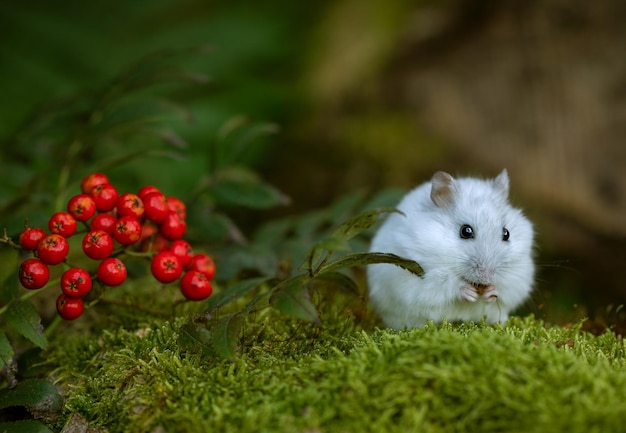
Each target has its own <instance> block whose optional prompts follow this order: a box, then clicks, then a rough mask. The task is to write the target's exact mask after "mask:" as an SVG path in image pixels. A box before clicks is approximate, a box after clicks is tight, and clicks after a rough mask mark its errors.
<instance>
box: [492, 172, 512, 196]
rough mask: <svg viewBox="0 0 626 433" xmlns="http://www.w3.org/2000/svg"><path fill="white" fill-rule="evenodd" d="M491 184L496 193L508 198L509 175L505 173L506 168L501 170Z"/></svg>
mask: <svg viewBox="0 0 626 433" xmlns="http://www.w3.org/2000/svg"><path fill="white" fill-rule="evenodd" d="M493 184H494V186H495V187H496V189H497V190H498V191H500V192H501V193H502V195H504V197H508V196H509V174H508V173H507V171H506V168H505V169H504V170H502V172H501V173H500V174H499V175H498V177H496V178H495V179H494V180H493Z"/></svg>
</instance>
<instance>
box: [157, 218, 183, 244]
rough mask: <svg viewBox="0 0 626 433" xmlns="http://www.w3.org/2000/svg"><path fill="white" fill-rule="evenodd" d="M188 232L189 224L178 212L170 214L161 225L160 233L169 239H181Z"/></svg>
mask: <svg viewBox="0 0 626 433" xmlns="http://www.w3.org/2000/svg"><path fill="white" fill-rule="evenodd" d="M186 231H187V223H186V222H185V220H184V219H182V218H181V217H180V215H179V214H177V213H176V212H172V211H170V212H168V214H167V217H166V218H165V220H164V221H163V222H162V223H161V224H159V232H161V234H162V235H163V236H165V237H166V238H167V239H170V240H172V239H180V238H182V237H183V236H184V235H185V232H186Z"/></svg>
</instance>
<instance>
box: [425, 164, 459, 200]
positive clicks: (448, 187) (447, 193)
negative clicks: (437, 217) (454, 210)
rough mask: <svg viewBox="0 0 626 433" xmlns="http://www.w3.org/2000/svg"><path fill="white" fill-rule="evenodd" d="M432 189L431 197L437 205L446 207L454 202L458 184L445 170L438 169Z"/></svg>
mask: <svg viewBox="0 0 626 433" xmlns="http://www.w3.org/2000/svg"><path fill="white" fill-rule="evenodd" d="M430 182H431V183H432V186H433V187H432V189H431V190H430V199H431V200H432V201H433V203H435V205H436V206H437V207H446V206H449V205H451V204H452V203H454V195H455V192H456V185H455V184H454V178H453V177H452V176H450V175H449V174H448V173H446V172H445V171H438V172H437V173H435V174H433V177H432V179H431V180H430Z"/></svg>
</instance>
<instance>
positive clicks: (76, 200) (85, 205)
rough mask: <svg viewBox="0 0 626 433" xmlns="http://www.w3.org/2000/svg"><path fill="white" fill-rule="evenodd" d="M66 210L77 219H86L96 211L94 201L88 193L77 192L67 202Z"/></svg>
mask: <svg viewBox="0 0 626 433" xmlns="http://www.w3.org/2000/svg"><path fill="white" fill-rule="evenodd" d="M67 211H68V212H69V213H71V214H72V216H73V217H74V218H76V219H77V220H78V221H87V220H88V219H89V218H91V217H92V216H94V214H95V213H96V202H95V201H94V200H93V198H92V197H91V196H90V195H88V194H78V195H75V196H74V197H72V198H70V199H69V201H68V202H67Z"/></svg>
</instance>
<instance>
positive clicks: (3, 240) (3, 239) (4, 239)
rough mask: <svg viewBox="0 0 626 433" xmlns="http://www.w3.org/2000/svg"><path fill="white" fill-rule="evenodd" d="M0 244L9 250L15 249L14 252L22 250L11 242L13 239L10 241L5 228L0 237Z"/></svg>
mask: <svg viewBox="0 0 626 433" xmlns="http://www.w3.org/2000/svg"><path fill="white" fill-rule="evenodd" d="M0 242H1V243H3V244H7V245H8V246H10V247H11V248H15V249H16V250H21V249H22V247H21V246H20V245H18V244H16V243H15V242H13V239H11V238H10V237H9V235H8V234H7V229H6V227H5V228H4V229H3V230H2V237H1V238H0Z"/></svg>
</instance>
